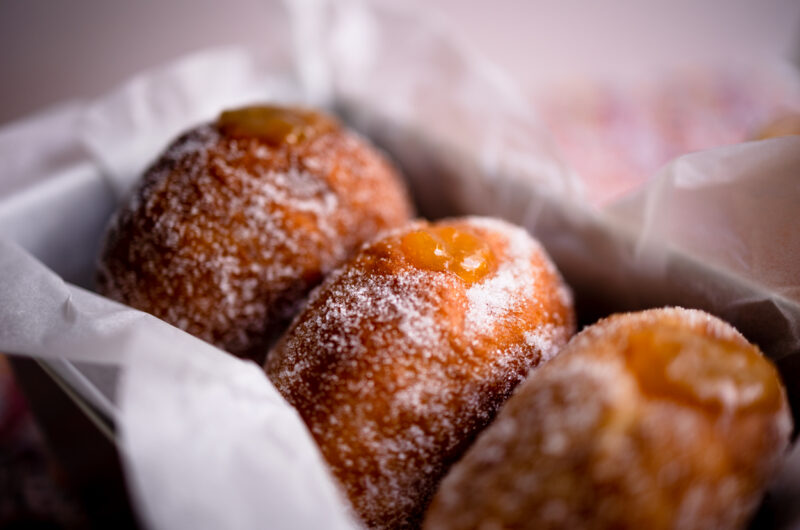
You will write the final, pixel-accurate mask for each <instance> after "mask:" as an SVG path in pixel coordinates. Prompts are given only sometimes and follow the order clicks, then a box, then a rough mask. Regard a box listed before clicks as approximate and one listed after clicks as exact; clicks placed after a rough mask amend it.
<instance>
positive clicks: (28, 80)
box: [0, 0, 800, 527]
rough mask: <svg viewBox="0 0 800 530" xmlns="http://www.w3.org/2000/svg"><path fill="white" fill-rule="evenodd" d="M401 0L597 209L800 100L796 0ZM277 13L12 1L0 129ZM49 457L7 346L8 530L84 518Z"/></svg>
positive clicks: (242, 34)
mask: <svg viewBox="0 0 800 530" xmlns="http://www.w3.org/2000/svg"><path fill="white" fill-rule="evenodd" d="M296 3H297V4H307V5H311V4H315V3H317V0H298V1H297V2H296ZM403 4H404V6H405V5H407V6H408V7H404V9H405V8H407V9H418V10H420V11H422V12H424V13H426V17H428V18H433V19H435V20H437V21H439V22H440V23H441V24H443V25H445V26H448V27H449V28H450V29H451V30H452V32H453V34H454V35H455V36H456V38H458V39H459V40H460V41H461V42H462V43H463V44H465V45H466V46H468V47H471V48H473V49H477V50H479V51H480V52H481V53H482V54H483V55H484V56H485V57H486V58H488V59H489V60H490V61H492V62H494V63H496V64H497V65H499V66H500V67H501V68H502V69H504V70H505V72H506V73H507V74H508V75H509V76H510V78H512V79H513V80H515V81H516V83H517V84H518V85H519V87H520V88H521V89H522V93H523V94H524V95H525V96H526V97H528V98H529V99H530V101H531V103H532V105H533V107H534V108H536V109H537V111H538V112H539V114H540V116H541V117H542V119H543V121H544V122H545V124H546V125H547V127H548V129H549V130H550V132H551V133H552V135H553V136H554V138H555V140H556V142H557V143H558V145H559V147H560V148H561V150H562V152H563V153H564V156H565V158H566V159H567V161H568V162H569V163H570V165H571V166H572V167H573V168H575V169H576V171H577V172H578V173H581V174H583V175H584V176H587V178H586V181H587V182H591V183H593V184H592V185H593V186H594V187H595V189H593V190H590V192H593V193H594V195H593V200H594V201H595V202H596V203H598V204H602V203H605V202H607V201H610V200H613V199H614V198H615V197H616V196H618V195H620V194H622V193H623V192H624V191H625V190H627V189H630V188H631V187H632V186H634V185H636V184H637V183H640V182H641V181H642V179H643V178H644V177H645V176H647V175H650V174H652V172H653V171H655V170H656V169H657V168H658V167H660V165H661V164H663V163H665V162H666V161H668V160H670V159H672V158H674V157H675V156H677V155H679V154H681V153H684V152H689V151H693V150H698V149H704V148H708V147H714V146H716V145H723V144H726V143H737V142H741V141H745V140H748V139H754V138H758V137H761V136H763V135H766V134H768V132H765V131H767V129H766V128H767V127H768V126H769V125H770V124H771V123H772V122H773V121H774V120H775V119H778V118H782V117H785V116H786V115H789V114H791V113H794V112H797V111H798V109H800V96H798V95H799V94H800V87H798V83H797V79H798V75H797V71H796V70H792V67H791V66H788V65H794V66H795V67H797V65H798V64H800V2H798V1H797V0H763V1H757V0H710V1H705V2H696V1H694V0H673V1H659V2H657V1H647V2H642V1H640V0H619V1H616V2H585V1H582V0H497V1H491V2H489V1H478V0H428V1H425V2H423V1H422V0H415V1H414V2H404V3H403ZM281 10H282V7H281V3H279V2H269V1H265V0H234V1H229V2H224V3H223V2H211V1H209V0H200V1H196V0H159V1H155V0H141V1H138V2H124V3H123V2H107V1H103V0H73V1H71V2H52V1H46V0H3V1H2V2H0V49H1V50H2V51H3V53H2V54H0V72H2V83H0V96H2V97H0V126H2V125H9V124H11V123H12V122H14V121H17V120H21V119H23V118H25V117H26V116H30V115H31V114H32V113H36V112H38V111H41V110H43V109H45V108H48V107H51V106H53V105H58V104H59V103H60V102H65V101H68V100H76V99H77V100H90V99H92V98H94V97H97V96H100V95H102V94H104V93H106V92H108V91H109V90H111V89H113V88H114V87H115V86H116V85H118V84H119V83H121V82H123V81H125V80H126V79H128V78H130V77H131V76H132V75H134V74H135V73H137V72H140V71H143V70H146V69H148V68H152V67H155V66H158V65H161V64H164V63H167V62H169V61H171V60H173V59H176V58H179V57H181V56H183V55H186V54H188V53H191V52H194V51H197V50H201V49H206V48H211V47H215V46H220V45H231V44H234V45H245V46H248V47H253V48H256V49H261V48H264V47H268V44H266V43H270V42H274V41H275V39H276V38H277V39H280V38H286V37H285V36H280V35H279V36H276V35H268V34H265V29H264V28H265V27H266V26H267V25H266V24H265V21H266V20H269V19H270V18H271V17H276V16H281ZM287 33H288V29H287ZM787 66H788V69H787ZM799 130H800V129H799ZM48 455H49V450H48V448H47V443H46V438H45V437H43V436H42V434H41V432H40V431H39V430H38V429H37V426H36V424H35V421H34V419H33V418H32V416H31V415H30V412H29V410H28V408H27V405H26V403H25V398H24V396H23V395H22V394H21V392H20V391H19V389H18V388H16V387H15V385H14V384H13V378H12V375H11V371H10V369H9V367H8V366H7V363H6V362H5V360H4V359H3V358H2V356H0V526H8V525H13V524H16V525H19V526H20V527H23V526H25V525H34V524H35V525H37V527H39V526H41V525H50V526H53V527H82V526H84V525H85V524H86V522H87V521H86V517H85V514H84V513H83V511H82V508H81V505H80V502H79V500H78V499H77V498H76V496H75V495H74V494H73V493H72V492H71V491H70V489H69V487H68V486H67V484H66V481H65V480H64V479H63V478H62V476H61V475H62V473H61V472H60V471H59V469H58V468H57V467H56V466H55V465H54V462H53V459H51V458H49V456H48Z"/></svg>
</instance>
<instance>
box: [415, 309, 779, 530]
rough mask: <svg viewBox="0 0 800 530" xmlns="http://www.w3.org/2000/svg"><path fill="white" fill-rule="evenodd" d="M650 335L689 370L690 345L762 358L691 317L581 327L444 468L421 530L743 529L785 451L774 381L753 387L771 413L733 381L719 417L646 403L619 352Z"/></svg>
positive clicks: (724, 330) (631, 317) (655, 314)
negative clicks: (767, 395)
mask: <svg viewBox="0 0 800 530" xmlns="http://www.w3.org/2000/svg"><path fill="white" fill-rule="evenodd" d="M653 330H661V331H666V332H667V334H674V336H676V337H678V338H677V339H676V340H679V341H684V345H685V347H684V349H683V350H681V351H679V352H677V356H676V357H674V358H675V359H678V360H680V359H681V357H682V356H689V357H695V358H698V357H701V356H702V355H703V353H702V352H701V351H699V350H698V349H696V348H697V347H698V346H699V345H702V344H706V345H707V347H715V346H713V345H722V346H724V347H725V348H731V350H730V351H731V357H730V361H731V362H733V363H734V364H736V362H737V359H738V358H739V356H740V355H745V356H749V355H751V354H753V353H755V354H757V355H760V354H758V351H757V349H756V348H755V347H754V346H752V345H750V344H748V343H747V341H746V340H745V339H744V338H743V337H742V336H741V335H740V334H739V333H738V332H736V331H735V330H734V329H733V328H732V327H731V326H729V325H728V324H726V323H724V322H722V321H721V320H719V319H717V318H714V317H712V316H710V315H708V314H706V313H703V312H701V311H695V310H685V309H680V308H669V309H658V310H650V311H644V312H640V313H630V314H624V315H617V316H614V317H611V318H608V319H606V320H603V321H601V322H599V323H597V324H595V325H594V326H591V327H589V328H587V329H586V330H584V331H583V332H581V333H580V334H579V335H577V336H576V337H574V338H573V339H572V341H571V342H570V343H569V344H568V345H567V347H566V348H564V350H563V351H562V353H561V354H560V355H559V356H558V358H556V359H555V360H553V362H551V363H548V364H547V365H546V366H545V367H543V368H542V369H541V370H537V371H536V372H534V373H533V374H532V375H531V377H530V378H529V379H528V380H526V381H525V382H524V383H523V384H522V385H520V386H519V387H518V389H517V391H516V392H515V394H514V395H513V396H512V397H511V399H509V401H508V403H507V404H506V405H505V406H504V407H503V409H502V410H501V411H500V413H499V414H498V417H497V419H496V420H495V422H494V423H493V424H492V425H491V427H489V428H488V429H486V431H484V433H482V434H481V436H480V437H479V438H478V440H477V441H476V443H475V444H474V445H473V447H472V448H471V449H470V450H469V451H468V452H467V454H466V455H465V456H464V458H463V459H462V460H461V461H460V462H459V463H458V464H456V465H455V466H454V467H453V469H452V470H451V472H450V474H449V475H448V476H447V477H446V478H445V480H444V481H443V482H442V486H441V488H440V490H439V492H438V493H437V495H436V497H435V499H434V501H433V503H432V505H431V508H430V510H429V512H428V514H427V515H426V520H425V525H424V526H425V528H426V529H440V528H447V529H461V528H654V529H660V528H665V529H666V528H698V529H700V528H737V527H742V526H743V525H745V524H746V523H747V520H748V518H749V516H750V515H751V514H752V512H753V510H754V508H755V507H756V506H757V503H758V500H759V498H760V496H761V494H762V492H763V488H764V487H765V485H766V483H767V481H768V479H769V477H770V475H771V474H772V473H773V472H774V471H775V469H776V468H777V466H778V465H779V462H780V459H781V458H782V456H783V454H784V452H785V449H786V448H787V446H788V440H789V433H790V431H791V420H790V416H789V410H788V405H787V402H786V397H785V394H784V392H783V389H782V387H781V384H780V381H779V379H778V377H777V373H776V372H774V369H772V376H771V381H769V382H767V383H766V384H767V385H768V386H771V387H772V388H762V392H771V391H772V390H777V391H778V392H779V394H780V400H779V402H778V404H777V405H776V408H772V407H770V408H753V407H752V406H751V405H752V396H750V397H749V398H748V397H746V396H741V395H739V394H742V393H751V391H752V385H751V384H747V383H746V382H745V384H742V383H741V381H739V380H737V379H736V378H735V376H734V377H733V378H732V379H730V380H729V381H728V383H729V385H728V388H729V389H732V392H733V396H730V395H728V396H726V397H724V398H723V399H722V403H723V405H722V406H721V407H720V408H715V407H708V406H704V405H703V404H702V402H692V401H687V400H686V399H684V397H683V396H681V395H679V394H675V395H668V394H664V393H663V390H660V393H658V394H654V393H653V392H652V389H651V388H648V386H647V384H646V382H647V380H642V378H641V374H639V373H634V371H633V365H631V364H630V360H629V359H630V357H629V356H630V353H629V352H628V351H627V350H628V348H630V347H631V345H632V344H634V343H632V342H629V338H630V337H631V336H633V335H634V334H635V333H638V332H642V331H644V332H648V333H649V332H650V331H653ZM695 339H698V340H699V341H700V342H695ZM706 341H707V342H706ZM655 347H656V348H657V347H658V346H655ZM667 347H668V348H672V345H670V346H667ZM639 353H644V354H645V355H647V354H648V352H639ZM654 354H655V353H654ZM757 359H758V360H759V361H760V362H761V363H763V364H764V365H766V364H768V361H766V360H765V359H763V358H757ZM734 372H735V371H734ZM722 373H724V371H723V372H722ZM643 381H644V382H643ZM748 400H750V401H748Z"/></svg>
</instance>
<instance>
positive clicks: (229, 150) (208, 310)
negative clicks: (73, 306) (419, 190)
mask: <svg viewBox="0 0 800 530" xmlns="http://www.w3.org/2000/svg"><path fill="white" fill-rule="evenodd" d="M410 212H411V208H410V205H409V201H408V199H407V196H406V193H405V190H404V189H403V187H402V185H401V182H400V179H399V177H398V176H397V174H396V173H395V171H394V170H393V169H392V168H391V166H390V165H389V164H388V163H387V162H386V161H385V160H384V159H383V158H382V157H381V156H380V155H379V154H378V153H377V152H376V151H375V150H374V149H373V148H371V147H370V146H369V145H367V144H366V143H365V142H364V141H363V140H361V139H360V138H358V137H357V136H355V135H353V134H351V133H349V132H347V131H344V130H342V129H341V128H335V129H334V130H331V131H326V132H325V133H324V134H321V135H319V136H317V137H314V138H312V139H310V140H309V141H306V142H302V143H297V144H292V145H290V144H287V143H284V144H282V145H275V144H274V143H269V142H267V141H265V140H263V139H260V138H256V137H252V138H246V137H245V138H242V137H235V138H234V137H229V136H226V135H225V134H223V133H221V132H220V130H219V128H218V127H217V126H216V125H215V124H209V125H203V126H200V127H198V128H196V129H194V130H192V131H190V132H188V133H186V134H185V135H183V136H182V137H180V138H178V139H177V140H176V141H175V142H174V143H173V144H172V145H171V146H170V147H169V148H168V149H167V150H166V152H165V153H164V154H163V155H162V157H161V158H160V159H159V160H158V161H157V162H156V163H155V164H154V165H153V166H152V167H151V168H150V169H149V170H148V171H147V172H146V174H145V176H144V178H143V181H142V183H141V185H140V186H139V187H138V189H136V190H135V191H134V193H133V194H132V196H131V198H130V200H129V201H128V203H127V204H126V205H124V206H123V207H122V208H121V210H120V211H119V212H118V214H117V215H116V216H115V218H114V219H113V220H112V222H111V224H110V227H109V230H108V234H107V238H106V244H105V248H104V250H103V252H102V255H101V259H100V263H99V270H98V282H97V286H98V290H99V291H100V292H101V293H102V294H105V295H106V296H109V297H111V298H114V299H116V300H119V301H121V302H124V303H126V304H128V305H131V306H133V307H136V308H138V309H142V310H144V311H147V312H150V313H152V314H154V315H156V316H158V317H159V318H162V319H164V320H166V321H167V322H170V323H171V324H173V325H175V326H177V327H180V328H181V329H184V330H186V331H188V332H189V333H192V334H194V335H196V336H198V337H200V338H202V339H204V340H206V341H209V342H211V343H213V344H215V345H217V346H219V347H221V348H224V349H226V350H228V351H230V352H231V353H235V354H240V355H252V356H254V357H256V358H261V359H263V355H264V351H263V344H264V343H265V342H266V341H267V340H268V339H269V338H270V336H271V335H272V334H273V333H275V332H276V331H278V330H279V329H280V328H281V327H282V326H283V325H285V323H286V322H287V321H288V319H289V318H291V316H293V314H294V313H296V310H297V308H298V304H299V302H300V301H301V300H302V299H303V297H304V296H305V295H306V294H307V292H308V291H309V290H310V289H311V288H312V287H313V286H314V285H316V284H317V283H319V281H320V280H321V279H322V277H323V276H324V275H325V274H326V273H327V272H329V271H330V270H331V269H333V268H334V267H335V266H336V265H338V264H339V263H340V262H341V261H343V260H344V259H345V258H346V257H348V256H349V255H350V254H351V253H352V251H353V250H354V249H355V248H357V247H358V246H359V245H360V244H361V243H363V242H364V241H365V240H367V239H370V238H371V237H373V236H374V235H375V234H376V233H378V232H379V231H380V230H383V229H386V228H391V227H395V226H399V225H400V224H402V223H404V222H406V221H407V219H408V217H409V215H410Z"/></svg>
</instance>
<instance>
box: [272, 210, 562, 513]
mask: <svg viewBox="0 0 800 530" xmlns="http://www.w3.org/2000/svg"><path fill="white" fill-rule="evenodd" d="M426 226H428V225H427V224H426V223H422V222H418V223H413V224H411V225H410V226H408V227H406V228H403V229H400V230H396V231H393V232H391V233H390V234H388V235H386V236H385V237H383V238H381V239H380V240H378V241H376V242H373V243H371V244H368V245H366V246H365V247H363V248H362V249H361V251H360V252H359V253H358V254H357V255H356V257H355V258H354V259H353V260H351V261H350V262H348V263H347V264H346V265H345V266H344V267H343V268H341V269H340V270H338V271H336V272H335V273H333V274H332V275H331V277H329V278H328V279H327V280H326V281H325V283H323V285H322V286H320V287H319V288H317V290H315V291H314V292H313V293H312V295H311V298H310V300H309V303H308V306H307V307H306V308H305V310H304V311H303V312H302V313H301V314H300V315H299V316H298V317H297V318H296V319H295V321H294V322H293V324H292V326H291V328H290V329H289V331H288V332H287V333H286V335H285V336H284V337H283V339H282V340H281V342H280V343H279V344H278V345H277V346H276V348H275V349H274V350H273V351H272V352H271V353H270V355H269V357H268V359H267V363H266V370H267V374H268V375H269V377H270V379H271V380H272V381H273V383H275V385H276V387H277V388H278V389H279V390H280V391H281V392H282V393H283V395H284V396H285V397H286V398H287V400H288V401H289V402H290V403H291V404H293V405H294V406H295V407H296V408H297V409H298V410H299V411H300V413H301V415H302V416H303V418H304V419H305V421H306V423H307V424H308V426H309V428H310V430H311V432H312V434H313V435H314V437H315V439H316V440H317V442H318V444H319V446H320V448H321V449H322V452H323V454H324V456H325V458H326V459H327V461H328V463H329V464H330V465H331V467H332V469H333V472H334V475H335V476H336V477H337V478H338V480H339V482H340V483H341V484H342V486H343V487H344V489H345V490H346V492H347V494H348V496H349V498H350V500H351V501H352V504H353V507H354V509H355V511H356V512H357V513H358V514H359V515H360V516H361V517H362V520H363V521H364V522H365V523H366V524H367V525H368V526H370V527H376V528H397V527H400V528H402V527H408V526H414V525H416V524H419V519H420V518H421V514H422V512H423V510H424V508H425V506H426V505H427V502H428V500H429V499H430V496H431V495H432V493H433V491H434V488H435V486H436V484H437V483H438V481H439V479H440V478H441V476H442V475H443V473H444V472H445V470H446V469H447V467H448V466H449V465H450V464H451V463H452V462H453V461H454V460H455V459H457V458H458V457H459V456H460V454H461V453H462V452H463V450H464V449H465V448H466V446H467V445H468V444H469V443H470V441H471V440H472V437H473V436H474V435H475V434H476V433H477V432H478V431H479V430H480V429H481V428H482V427H483V426H485V425H486V424H487V423H488V422H489V421H490V420H491V419H492V418H493V416H494V413H495V411H496V409H497V408H498V407H499V405H500V404H501V403H502V402H503V401H504V400H505V399H506V397H507V396H508V395H509V394H510V392H511V390H512V389H513V388H514V386H515V385H516V384H517V383H518V382H519V381H521V380H522V378H523V377H524V376H525V375H526V374H527V372H528V370H529V369H530V368H531V367H534V366H536V365H538V364H539V363H540V362H542V361H543V360H546V359H548V358H550V357H552V356H553V355H554V354H555V352H556V351H557V350H558V348H559V347H561V346H562V345H563V344H564V343H565V342H566V341H567V339H568V338H569V336H570V335H571V334H572V332H573V330H574V314H573V310H572V300H571V295H570V293H569V290H568V289H567V288H566V287H565V286H564V284H563V282H562V280H561V278H560V276H559V275H558V273H557V271H556V270H555V268H554V267H553V266H552V264H551V263H550V261H549V258H548V257H547V256H546V254H545V253H544V252H543V250H542V249H541V248H540V247H539V245H538V244H537V243H536V242H535V241H534V240H533V239H532V238H531V237H530V236H529V235H528V234H527V233H526V232H525V231H524V230H522V229H520V228H516V227H513V226H511V225H509V224H508V223H505V222H502V221H497V220H488V219H482V218H466V219H460V220H448V221H442V222H440V223H436V226H437V227H442V226H452V227H456V228H458V229H459V230H467V231H470V233H473V234H475V235H476V236H478V237H479V238H481V239H482V240H485V241H486V242H487V243H488V245H489V247H490V248H491V252H492V254H493V256H494V258H495V260H496V268H495V269H494V270H493V271H492V272H490V273H489V274H488V275H487V276H485V277H483V278H482V279H481V280H479V281H476V282H475V283H472V284H469V283H468V282H466V281H464V280H463V279H462V278H460V277H459V276H458V275H456V274H454V273H452V272H449V271H444V272H442V271H433V270H426V269H421V268H417V267H415V266H412V265H411V264H410V262H409V261H408V260H407V259H406V258H405V257H404V255H403V253H402V250H401V244H400V241H401V239H402V236H403V235H404V234H406V233H409V232H410V231H412V230H418V229H424V228H425V227H426Z"/></svg>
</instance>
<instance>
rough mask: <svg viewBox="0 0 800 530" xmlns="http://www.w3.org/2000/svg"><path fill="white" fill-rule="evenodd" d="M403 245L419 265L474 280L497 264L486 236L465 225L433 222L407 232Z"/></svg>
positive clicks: (469, 280) (414, 262)
mask: <svg viewBox="0 0 800 530" xmlns="http://www.w3.org/2000/svg"><path fill="white" fill-rule="evenodd" d="M401 248H402V251H403V254H404V255H405V257H406V258H407V259H408V260H409V261H410V262H411V263H412V264H413V265H414V266H415V267H417V268H420V269H427V270H431V271H436V272H451V273H453V274H455V275H457V276H458V277H459V278H461V279H462V280H464V281H465V282H467V283H475V282H477V281H478V280H480V279H481V278H483V277H484V276H486V275H487V274H489V272H491V271H492V270H493V269H494V268H495V256H494V253H493V252H492V249H491V248H489V245H488V244H487V243H486V241H485V240H483V239H482V238H480V237H478V236H477V235H475V234H473V233H472V232H468V231H466V230H463V229H459V228H454V227H451V226H440V227H436V226H432V227H428V228H423V229H420V230H414V231H413V232H409V233H408V234H406V235H404V236H403V238H402V241H401Z"/></svg>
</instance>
